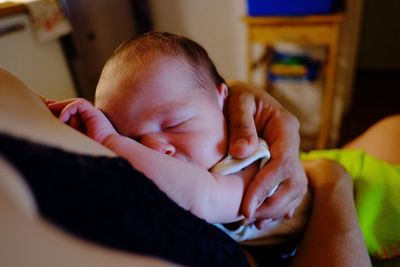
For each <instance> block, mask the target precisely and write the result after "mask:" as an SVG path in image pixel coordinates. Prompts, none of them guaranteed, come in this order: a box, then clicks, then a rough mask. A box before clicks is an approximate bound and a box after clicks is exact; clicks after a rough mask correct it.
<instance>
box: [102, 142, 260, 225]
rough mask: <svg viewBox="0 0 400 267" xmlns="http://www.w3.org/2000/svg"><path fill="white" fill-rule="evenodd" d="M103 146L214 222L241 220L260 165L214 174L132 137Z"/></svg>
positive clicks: (196, 213)
mask: <svg viewBox="0 0 400 267" xmlns="http://www.w3.org/2000/svg"><path fill="white" fill-rule="evenodd" d="M103 144H104V145H105V146H107V147H108V148H110V149H111V150H113V151H114V152H116V153H117V154H118V155H120V156H122V157H124V158H126V159H127V160H128V161H129V162H130V163H131V164H132V165H133V166H134V167H135V168H136V169H138V170H140V171H142V172H143V173H144V174H145V175H146V176H147V177H149V178H150V179H151V180H153V181H154V183H155V184H157V186H158V187H159V188H160V189H161V190H162V191H164V192H165V193H166V194H167V195H168V196H169V197H170V198H171V199H172V200H173V201H175V202H176V203H177V204H178V205H179V206H181V207H182V208H184V209H186V210H190V211H191V212H192V213H193V214H195V215H196V216H198V217H200V218H203V219H205V220H206V221H208V222H210V223H216V222H218V223H227V222H232V221H236V220H238V219H240V218H241V216H240V204H241V200H242V196H243V192H244V190H245V188H246V186H247V183H248V182H249V181H250V179H251V177H252V176H253V175H255V173H256V172H257V168H256V166H251V167H249V168H246V169H245V170H243V171H242V172H240V173H238V174H236V175H228V176H223V175H213V174H211V173H210V172H209V171H208V170H206V169H204V168H202V167H200V166H198V165H195V164H192V163H190V162H183V161H181V160H178V159H175V158H173V157H170V156H167V155H164V154H161V153H159V152H157V151H154V150H152V149H150V148H148V147H145V146H143V145H142V144H140V143H138V142H136V141H134V140H132V139H130V138H128V137H123V136H120V135H112V136H109V138H107V140H105V141H104V143H103ZM132 151H134V153H132Z"/></svg>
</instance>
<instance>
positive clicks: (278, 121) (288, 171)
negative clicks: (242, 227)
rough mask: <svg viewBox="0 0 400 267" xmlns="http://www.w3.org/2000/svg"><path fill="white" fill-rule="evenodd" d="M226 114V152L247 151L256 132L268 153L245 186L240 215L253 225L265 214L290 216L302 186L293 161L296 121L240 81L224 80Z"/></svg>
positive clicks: (296, 147) (304, 183)
mask: <svg viewBox="0 0 400 267" xmlns="http://www.w3.org/2000/svg"><path fill="white" fill-rule="evenodd" d="M228 113H229V125H230V126H229V127H230V148H229V152H230V154H231V155H232V156H234V157H238V158H243V157H246V156H247V155H249V154H250V153H251V152H253V151H254V150H255V148H256V146H257V142H258V141H257V138H258V136H261V137H262V138H264V139H265V140H266V142H267V143H268V145H269V147H270V152H271V159H270V161H269V162H268V163H267V164H266V165H265V166H264V167H263V168H262V169H261V170H260V171H259V172H258V174H257V175H256V176H255V178H254V179H253V180H252V181H251V182H250V184H249V186H248V187H247V189H246V192H245V195H244V197H243V201H242V207H241V208H242V212H243V214H244V215H245V216H246V218H248V219H250V220H255V223H256V226H257V227H259V228H262V227H263V225H264V224H266V223H267V222H268V221H269V219H277V218H281V217H283V216H285V217H287V218H290V217H291V216H292V215H293V213H294V210H295V209H296V208H297V206H298V205H299V204H300V202H301V200H302V199H303V197H304V194H305V192H306V190H307V179H306V176H305V174H304V170H303V168H302V166H301V163H300V160H299V145H300V136H299V122H298V120H297V119H296V118H295V117H294V116H293V115H291V114H290V113H289V112H288V111H286V110H285V109H284V108H283V107H282V106H281V105H280V104H279V103H278V102H277V101H276V100H275V99H274V98H273V97H271V96H270V95H269V94H267V93H266V92H264V91H255V90H252V89H251V88H249V86H248V85H247V84H245V83H241V82H230V91H229V101H228ZM277 185H279V187H278V189H277V190H276V191H275V193H274V194H273V195H272V196H270V197H268V195H269V194H270V192H271V191H272V190H273V188H274V187H276V186H277Z"/></svg>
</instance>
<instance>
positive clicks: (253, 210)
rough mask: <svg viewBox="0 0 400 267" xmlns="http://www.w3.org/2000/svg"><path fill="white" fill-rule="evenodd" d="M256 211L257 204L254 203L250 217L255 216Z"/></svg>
mask: <svg viewBox="0 0 400 267" xmlns="http://www.w3.org/2000/svg"><path fill="white" fill-rule="evenodd" d="M255 211H256V205H254V204H253V205H251V208H250V218H253V216H254V213H255Z"/></svg>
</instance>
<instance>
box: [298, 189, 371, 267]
mask: <svg viewBox="0 0 400 267" xmlns="http://www.w3.org/2000/svg"><path fill="white" fill-rule="evenodd" d="M343 186H345V185H342V184H338V185H336V186H335V187H334V188H331V187H330V186H326V187H324V188H321V189H319V190H318V191H317V192H316V193H315V194H314V196H313V208H312V212H311V218H310V222H309V225H308V226H307V229H306V231H305V233H304V237H303V239H302V242H301V244H300V247H299V249H298V255H297V256H296V258H295V260H294V262H293V266H327V267H330V266H338V267H339V266H340V267H345V266H349V267H354V266H360V267H361V266H363V267H364V266H370V265H371V263H370V260H369V257H368V253H367V250H366V248H365V245H364V240H363V238H362V235H361V231H360V228H359V225H358V221H357V214H356V210H355V207H354V204H353V198H352V194H348V193H346V192H345V191H346V190H349V189H346V188H343Z"/></svg>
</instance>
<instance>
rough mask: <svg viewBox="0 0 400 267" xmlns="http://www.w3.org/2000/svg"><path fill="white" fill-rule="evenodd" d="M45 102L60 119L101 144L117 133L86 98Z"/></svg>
mask: <svg viewBox="0 0 400 267" xmlns="http://www.w3.org/2000/svg"><path fill="white" fill-rule="evenodd" d="M46 104H47V106H48V108H49V109H50V110H51V112H52V113H53V114H54V115H55V116H57V117H58V118H59V120H60V121H62V122H64V123H66V124H68V125H70V126H71V127H73V128H74V129H76V130H78V131H80V132H82V133H84V134H86V135H87V136H89V137H90V138H92V139H94V140H96V141H97V142H99V143H101V144H102V143H103V142H104V140H105V139H106V138H107V137H108V136H110V135H113V134H117V132H116V130H115V129H114V127H113V126H112V124H111V123H110V121H109V120H108V119H107V117H106V116H105V115H104V114H103V112H101V110H99V109H98V108H96V107H94V106H93V105H92V103H91V102H89V101H88V100H86V99H83V98H71V99H67V100H64V101H59V102H55V101H51V100H46Z"/></svg>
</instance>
